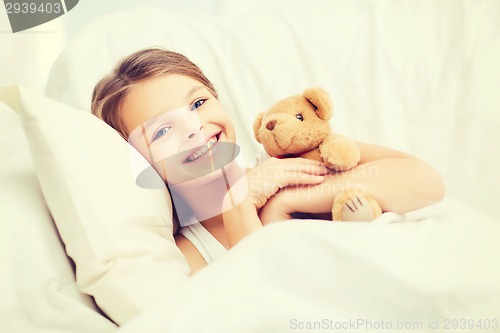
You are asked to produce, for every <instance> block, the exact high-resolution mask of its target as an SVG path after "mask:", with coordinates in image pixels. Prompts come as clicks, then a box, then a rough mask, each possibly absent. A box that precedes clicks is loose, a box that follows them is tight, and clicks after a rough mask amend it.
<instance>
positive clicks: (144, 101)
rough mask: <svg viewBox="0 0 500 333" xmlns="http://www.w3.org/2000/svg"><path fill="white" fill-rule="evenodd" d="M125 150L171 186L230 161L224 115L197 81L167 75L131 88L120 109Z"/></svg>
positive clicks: (231, 146)
mask: <svg viewBox="0 0 500 333" xmlns="http://www.w3.org/2000/svg"><path fill="white" fill-rule="evenodd" d="M121 114H122V117H123V120H124V123H125V126H126V129H127V131H128V133H130V135H129V142H130V144H131V145H132V146H133V147H135V148H136V149H137V150H138V151H139V152H140V153H141V154H142V155H143V156H144V157H145V158H146V160H148V162H149V163H150V164H151V165H153V167H154V168H155V169H156V171H157V172H158V173H159V174H160V175H161V176H162V178H163V179H164V180H165V181H167V182H168V183H171V184H176V183H182V182H185V181H188V180H192V179H195V178H198V177H200V176H203V175H206V174H207V173H210V172H212V171H215V169H217V168H218V167H220V166H223V165H226V164H228V163H229V162H231V161H232V160H233V159H234V156H233V155H234V153H235V147H236V146H235V141H236V135H235V130H234V127H233V125H232V123H231V120H230V119H229V116H228V114H227V113H226V112H225V111H224V109H223V107H222V105H221V104H220V103H219V101H218V100H217V99H216V98H215V97H214V96H213V95H212V94H211V93H210V91H209V90H208V89H207V88H206V87H205V86H204V85H203V84H201V83H200V82H199V81H197V80H195V79H192V78H190V77H188V76H184V75H179V74H168V75H163V76H158V77H153V78H149V79H146V80H144V81H141V82H140V83H138V84H136V85H135V86H133V87H132V88H131V89H130V90H129V92H128V93H127V96H126V97H125V99H124V101H123V103H122V105H121Z"/></svg>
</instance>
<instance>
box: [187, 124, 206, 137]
mask: <svg viewBox="0 0 500 333" xmlns="http://www.w3.org/2000/svg"><path fill="white" fill-rule="evenodd" d="M202 130H203V126H200V129H199V130H198V131H195V132H192V133H191V134H189V135H188V139H192V138H194V137H195V136H196V134H198V133H201V131H202Z"/></svg>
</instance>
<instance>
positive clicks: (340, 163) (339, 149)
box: [319, 135, 361, 171]
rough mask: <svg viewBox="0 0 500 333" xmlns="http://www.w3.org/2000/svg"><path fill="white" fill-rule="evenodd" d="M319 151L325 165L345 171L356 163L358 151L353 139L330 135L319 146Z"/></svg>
mask: <svg viewBox="0 0 500 333" xmlns="http://www.w3.org/2000/svg"><path fill="white" fill-rule="evenodd" d="M319 151H320V154H321V158H322V159H323V162H324V163H325V165H326V166H327V167H328V168H330V169H332V170H335V171H346V170H349V169H352V168H354V167H355V166H356V165H358V163H359V160H360V157H361V156H360V151H359V148H358V146H357V145H356V144H355V143H354V141H352V140H350V139H348V138H345V137H341V136H336V135H332V136H331V137H330V138H329V139H328V140H325V141H324V142H323V143H322V144H321V145H320V146H319Z"/></svg>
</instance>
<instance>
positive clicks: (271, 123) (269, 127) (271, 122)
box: [266, 120, 276, 131]
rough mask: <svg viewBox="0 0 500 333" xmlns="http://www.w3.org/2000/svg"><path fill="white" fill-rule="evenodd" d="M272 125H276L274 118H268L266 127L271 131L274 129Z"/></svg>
mask: <svg viewBox="0 0 500 333" xmlns="http://www.w3.org/2000/svg"><path fill="white" fill-rule="evenodd" d="M274 126H276V120H270V121H269V122H268V123H267V124H266V128H267V129H268V130H270V131H272V130H273V129H274Z"/></svg>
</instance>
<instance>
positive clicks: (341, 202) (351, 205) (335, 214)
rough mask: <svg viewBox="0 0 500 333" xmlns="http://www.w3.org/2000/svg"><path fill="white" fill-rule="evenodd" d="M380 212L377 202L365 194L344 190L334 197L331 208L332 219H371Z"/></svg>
mask: <svg viewBox="0 0 500 333" xmlns="http://www.w3.org/2000/svg"><path fill="white" fill-rule="evenodd" d="M380 214H382V209H381V208H380V205H379V204H378V202H377V201H376V200H375V199H374V198H373V197H371V196H369V195H367V194H362V193H360V192H357V191H346V192H344V193H342V194H340V195H338V196H337V197H336V198H335V201H334V203H333V209H332V218H333V220H334V221H372V220H373V219H375V218H376V217H378V216H379V215H380Z"/></svg>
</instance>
